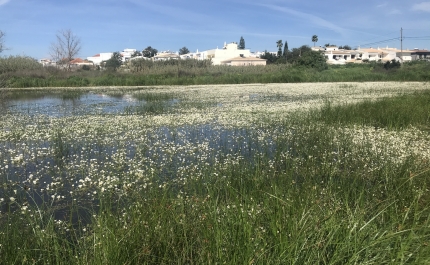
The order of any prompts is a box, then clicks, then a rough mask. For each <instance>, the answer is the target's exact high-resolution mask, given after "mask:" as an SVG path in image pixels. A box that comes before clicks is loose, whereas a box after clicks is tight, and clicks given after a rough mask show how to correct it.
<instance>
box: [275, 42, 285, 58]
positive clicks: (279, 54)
mask: <svg viewBox="0 0 430 265" xmlns="http://www.w3.org/2000/svg"><path fill="white" fill-rule="evenodd" d="M282 45H283V43H282V40H278V41H277V42H276V47H278V57H281V55H282Z"/></svg>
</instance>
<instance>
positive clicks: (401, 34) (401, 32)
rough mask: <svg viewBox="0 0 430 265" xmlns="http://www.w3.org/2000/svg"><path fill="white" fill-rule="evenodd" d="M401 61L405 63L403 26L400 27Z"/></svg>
mask: <svg viewBox="0 0 430 265" xmlns="http://www.w3.org/2000/svg"><path fill="white" fill-rule="evenodd" d="M400 54H401V55H400V61H401V63H402V64H403V28H400Z"/></svg>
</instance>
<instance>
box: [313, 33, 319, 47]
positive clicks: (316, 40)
mask: <svg viewBox="0 0 430 265" xmlns="http://www.w3.org/2000/svg"><path fill="white" fill-rule="evenodd" d="M312 42H313V43H314V47H315V42H318V36H317V35H313V36H312Z"/></svg>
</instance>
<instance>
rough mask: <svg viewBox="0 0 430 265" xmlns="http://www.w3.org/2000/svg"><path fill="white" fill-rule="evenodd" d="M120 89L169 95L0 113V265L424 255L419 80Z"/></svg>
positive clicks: (427, 228) (427, 222) (424, 148)
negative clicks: (79, 109)
mask: <svg viewBox="0 0 430 265" xmlns="http://www.w3.org/2000/svg"><path fill="white" fill-rule="evenodd" d="M311 85H313V86H312V87H311ZM45 91H46V92H47V93H50V92H56V91H57V90H53V89H52V90H45ZM60 91H61V90H60ZM120 92H121V91H120ZM130 92H131V93H132V94H135V95H136V96H137V97H138V98H140V99H141V100H142V104H143V103H145V104H147V103H151V104H158V105H162V103H163V102H166V101H167V102H168V101H169V100H171V99H172V98H173V99H176V98H178V100H179V101H178V102H177V103H176V104H177V105H175V106H171V107H169V109H163V108H160V109H157V110H156V111H154V112H151V111H149V112H148V111H146V110H145V112H142V113H129V110H125V111H124V112H123V113H118V114H112V115H107V114H88V113H83V114H81V115H79V114H76V115H73V116H64V117H49V116H47V115H26V114H14V113H2V114H1V115H2V116H1V117H2V119H0V147H1V150H3V151H2V152H1V153H0V183H1V184H0V256H1V259H0V264H52V263H55V264H70V263H73V264H172V263H175V264H217V263H220V264H223V263H225V264H342V265H343V264H393V263H395V264H426V263H428V262H429V261H430V252H429V251H428V249H429V247H428V245H429V244H430V219H429V216H430V208H429V203H430V195H429V192H428V191H429V189H430V183H429V177H430V168H429V165H428V159H429V158H430V153H429V152H428V144H429V137H428V130H427V129H426V128H428V121H429V120H428V118H429V116H428V114H429V113H428V108H426V106H428V104H427V102H428V101H426V100H428V97H429V94H428V84H425V83H385V84H382V83H369V84H366V83H342V84H294V85H288V86H285V85H284V86H283V87H277V86H276V85H273V84H272V85H249V86H233V85H230V86H213V87H209V88H207V87H203V86H201V87H192V88H187V87H174V88H172V87H159V88H150V89H138V90H136V88H132V89H131V90H130V91H127V93H130ZM112 93H114V94H118V90H112ZM327 95H332V96H333V97H332V98H329V97H328V96H327ZM387 95H390V97H388V96H387ZM358 97H361V98H360V99H359V100H357V98H358ZM366 97H370V98H373V100H366ZM348 100H349V101H348ZM324 101H325V103H324ZM327 101H330V102H327ZM347 101H348V102H349V104H346V103H345V102H347ZM357 101H358V102H357ZM363 101H364V102H363ZM319 102H320V103H319ZM412 102H414V104H411V103H412ZM317 103H318V104H317ZM426 104H427V105H426ZM292 106H295V107H294V108H293V107H292ZM304 106H306V107H304ZM373 108H374V109H375V111H372V112H371V113H370V114H367V112H366V110H368V109H373ZM399 110H402V111H410V112H409V114H408V115H412V113H413V115H414V116H415V117H411V122H410V123H408V124H407V125H406V124H405V123H404V122H405V121H404V120H402V119H403V118H402V117H398V116H397V114H396V112H398V111H399ZM425 110H427V112H426V111H425ZM384 111H385V112H384ZM345 112H352V114H351V115H349V114H345ZM378 112H383V114H380V113H378ZM355 117H358V118H355ZM381 117H383V119H382V121H381ZM375 124H377V125H378V127H377V128H375V127H374V126H375Z"/></svg>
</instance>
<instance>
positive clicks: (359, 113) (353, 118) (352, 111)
mask: <svg viewBox="0 0 430 265" xmlns="http://www.w3.org/2000/svg"><path fill="white" fill-rule="evenodd" d="M317 115H318V116H319V120H321V121H324V122H327V123H329V124H359V125H370V126H374V127H379V128H389V129H397V130H400V129H405V128H406V127H408V126H410V125H412V126H418V127H420V128H423V129H426V130H429V129H430V92H429V91H424V92H415V93H413V94H407V95H402V96H397V97H391V98H384V99H380V100H377V101H364V102H360V103H356V104H347V105H336V106H333V105H332V104H331V103H330V102H327V103H326V104H325V106H324V107H323V108H322V109H321V111H319V113H318V114H317Z"/></svg>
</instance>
